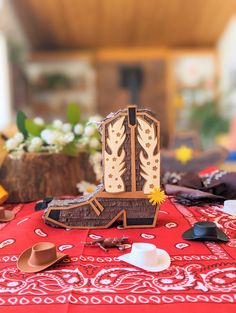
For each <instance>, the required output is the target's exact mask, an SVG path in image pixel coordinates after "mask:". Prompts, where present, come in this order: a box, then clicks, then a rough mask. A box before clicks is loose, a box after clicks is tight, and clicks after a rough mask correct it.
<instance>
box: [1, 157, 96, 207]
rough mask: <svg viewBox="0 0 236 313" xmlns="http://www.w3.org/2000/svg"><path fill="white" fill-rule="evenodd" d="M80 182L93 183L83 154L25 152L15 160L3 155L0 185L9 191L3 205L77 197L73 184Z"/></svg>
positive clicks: (87, 162) (89, 167) (90, 169)
mask: <svg viewBox="0 0 236 313" xmlns="http://www.w3.org/2000/svg"><path fill="white" fill-rule="evenodd" d="M82 180H85V181H88V182H91V183H95V180H96V178H95V174H94V171H93V168H92V166H91V164H90V163H89V155H88V154H87V153H80V154H79V156H78V157H71V156H67V155H64V154H56V153H55V154H49V153H25V154H24V155H23V156H22V157H21V158H20V159H19V160H15V159H11V158H10V157H9V156H7V157H6V158H5V160H4V162H3V164H2V166H1V168H0V184H1V185H2V186H3V187H4V188H5V189H6V190H7V191H8V192H9V198H8V200H7V203H21V202H22V203H23V202H30V201H35V200H39V199H43V198H47V197H57V196H64V195H77V194H78V190H77V188H76V184H77V183H78V182H80V181H82Z"/></svg>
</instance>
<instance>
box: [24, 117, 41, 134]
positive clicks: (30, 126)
mask: <svg viewBox="0 0 236 313" xmlns="http://www.w3.org/2000/svg"><path fill="white" fill-rule="evenodd" d="M25 128H26V130H27V131H28V133H30V134H31V135H34V136H40V133H41V131H42V130H43V129H44V126H41V125H38V124H35V123H34V121H32V120H30V119H26V120H25Z"/></svg>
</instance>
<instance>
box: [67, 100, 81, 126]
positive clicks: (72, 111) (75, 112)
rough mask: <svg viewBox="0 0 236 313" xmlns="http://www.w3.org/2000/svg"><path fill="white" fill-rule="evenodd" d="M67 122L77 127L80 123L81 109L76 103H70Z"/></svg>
mask: <svg viewBox="0 0 236 313" xmlns="http://www.w3.org/2000/svg"><path fill="white" fill-rule="evenodd" d="M67 120H68V122H69V123H71V124H73V125H75V124H77V123H79V122H80V108H79V106H78V105H77V104H76V103H70V104H69V105H68V107H67Z"/></svg>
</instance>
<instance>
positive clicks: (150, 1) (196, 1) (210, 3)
mask: <svg viewBox="0 0 236 313" xmlns="http://www.w3.org/2000/svg"><path fill="white" fill-rule="evenodd" d="M12 2H13V5H14V7H15V10H16V12H17V14H18V16H19V18H20V22H21V23H22V26H23V29H24V31H25V33H26V35H27V37H28V39H29V41H30V43H31V45H32V48H33V49H34V50H56V49H63V50H67V49H97V48H112V47H154V46H155V47H166V46H167V47H212V46H214V45H215V43H216V41H217V39H218V38H219V36H220V35H221V33H222V31H223V30H224V27H225V26H226V24H227V22H228V21H229V19H230V17H231V16H232V15H233V14H234V13H235V12H236V0H20V1H19V0H12Z"/></svg>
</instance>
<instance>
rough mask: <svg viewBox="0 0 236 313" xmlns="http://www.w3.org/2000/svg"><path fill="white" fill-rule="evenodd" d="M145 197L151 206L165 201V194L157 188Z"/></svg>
mask: <svg viewBox="0 0 236 313" xmlns="http://www.w3.org/2000/svg"><path fill="white" fill-rule="evenodd" d="M147 197H148V199H149V202H150V203H151V204H152V205H156V204H162V203H164V202H165V200H166V195H165V192H164V191H163V190H161V189H160V188H159V187H155V188H153V189H152V191H151V192H150V193H149V194H148V196H147Z"/></svg>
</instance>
